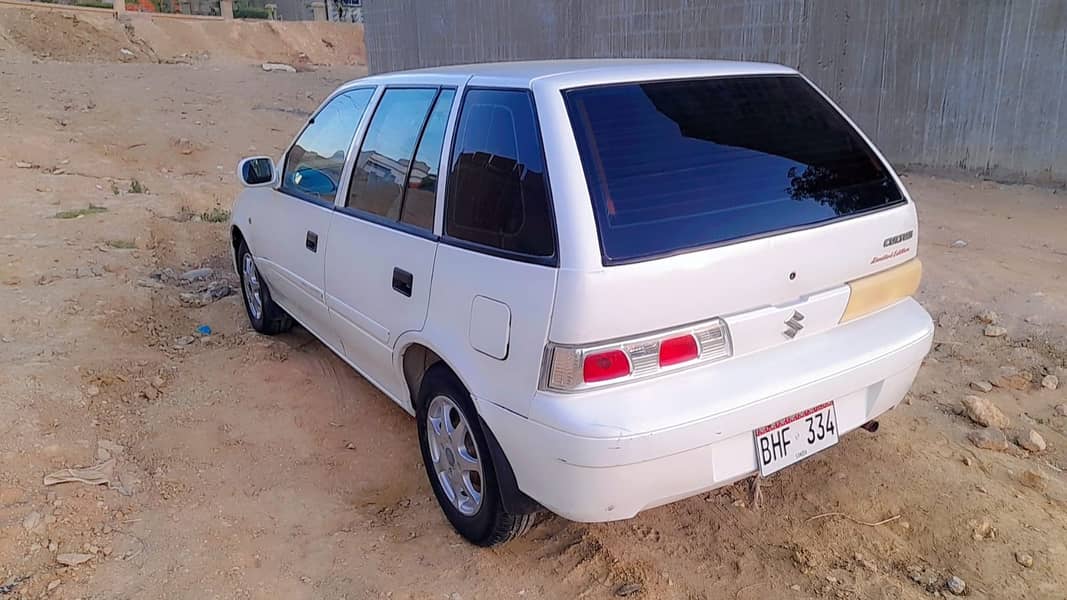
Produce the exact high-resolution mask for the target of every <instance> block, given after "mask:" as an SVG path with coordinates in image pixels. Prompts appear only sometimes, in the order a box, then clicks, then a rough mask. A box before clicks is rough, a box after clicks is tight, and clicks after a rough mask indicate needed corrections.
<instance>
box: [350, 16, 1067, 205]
mask: <svg viewBox="0 0 1067 600" xmlns="http://www.w3.org/2000/svg"><path fill="white" fill-rule="evenodd" d="M365 4H366V6H365V8H364V15H365V19H366V40H367V54H368V61H369V68H370V71H371V72H372V73H373V72H381V71H392V70H397V69H405V68H411V67H416V66H429V65H439V64H451V63H463V62H478V61H490V60H517V59H533V58H560V57H698V58H731V59H745V60H759V61H770V62H777V63H783V64H786V65H790V66H792V67H796V68H798V69H799V70H800V71H802V72H803V73H805V74H807V75H808V76H809V77H811V78H812V79H813V80H814V81H815V82H816V83H817V84H818V85H819V86H820V87H822V88H823V89H824V90H826V91H827V92H828V93H829V94H830V95H831V96H832V97H833V98H834V99H835V100H836V101H837V102H838V103H840V104H841V105H842V106H843V107H844V109H845V110H846V111H847V112H848V113H849V114H850V115H851V116H852V117H853V118H854V119H855V120H856V121H857V122H858V123H859V125H860V127H862V128H863V129H864V131H865V132H867V133H868V134H869V135H870V136H871V137H873V139H874V140H875V142H876V143H877V144H878V145H879V147H881V148H882V150H883V151H885V152H886V153H887V154H888V155H889V157H890V159H891V160H893V161H894V162H895V163H896V164H897V165H900V166H905V165H923V166H928V167H934V168H963V169H967V170H971V171H976V172H981V173H985V174H987V175H990V176H992V177H995V178H1001V179H1008V180H1013V179H1014V180H1027V181H1033V182H1038V183H1046V184H1054V185H1067V101H1064V96H1067V78H1065V74H1067V0H869V1H864V0H707V1H705V2H699V1H697V0H585V1H582V0H435V1H433V2H429V1H425V0H366V2H365Z"/></svg>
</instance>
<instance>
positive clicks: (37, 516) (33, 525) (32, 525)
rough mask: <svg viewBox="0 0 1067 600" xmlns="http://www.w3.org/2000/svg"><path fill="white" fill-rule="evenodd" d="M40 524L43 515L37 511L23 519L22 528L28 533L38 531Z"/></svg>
mask: <svg viewBox="0 0 1067 600" xmlns="http://www.w3.org/2000/svg"><path fill="white" fill-rule="evenodd" d="M40 524H41V513H39V512H37V511H33V512H31V513H30V514H28V515H26V517H25V518H24V519H22V528H23V529H25V530H26V531H33V530H34V529H37V526H38V525H40Z"/></svg>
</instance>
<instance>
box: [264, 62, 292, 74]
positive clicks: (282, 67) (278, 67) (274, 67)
mask: <svg viewBox="0 0 1067 600" xmlns="http://www.w3.org/2000/svg"><path fill="white" fill-rule="evenodd" d="M263 70H264V71H267V72H268V73H269V72H271V71H281V72H284V73H296V69H295V68H293V66H292V65H287V64H285V63H263Z"/></svg>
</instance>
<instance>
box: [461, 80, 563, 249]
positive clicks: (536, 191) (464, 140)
mask: <svg viewBox="0 0 1067 600" xmlns="http://www.w3.org/2000/svg"><path fill="white" fill-rule="evenodd" d="M458 131H459V133H458V135H457V136H456V147H455V148H454V149H453V151H452V172H451V175H450V176H449V180H448V181H449V183H448V196H447V201H446V202H445V213H446V218H445V233H447V234H448V235H449V236H452V237H454V238H457V239H461V240H467V241H470V242H475V243H478V244H482V245H485V246H490V247H493V248H500V249H502V250H507V251H510V252H517V253H521V254H527V255H532V256H542V257H544V256H552V255H553V254H554V253H555V236H554V233H553V227H552V214H551V210H550V207H549V202H548V190H547V180H546V177H545V166H544V156H543V154H542V150H541V137H540V135H539V133H538V130H537V120H536V119H535V117H534V107H533V102H532V99H531V98H530V94H529V92H527V91H519V90H471V91H470V92H468V93H467V94H466V95H465V97H464V101H463V108H462V112H461V113H460V119H459V126H458Z"/></svg>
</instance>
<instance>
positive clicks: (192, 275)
mask: <svg viewBox="0 0 1067 600" xmlns="http://www.w3.org/2000/svg"><path fill="white" fill-rule="evenodd" d="M186 141H188V140H186ZM213 272H214V271H213V270H212V269H209V268H206V267H205V268H203V269H193V270H191V271H186V272H184V273H182V274H181V280H182V281H200V280H201V279H207V278H208V277H211V274H212V273H213Z"/></svg>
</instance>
